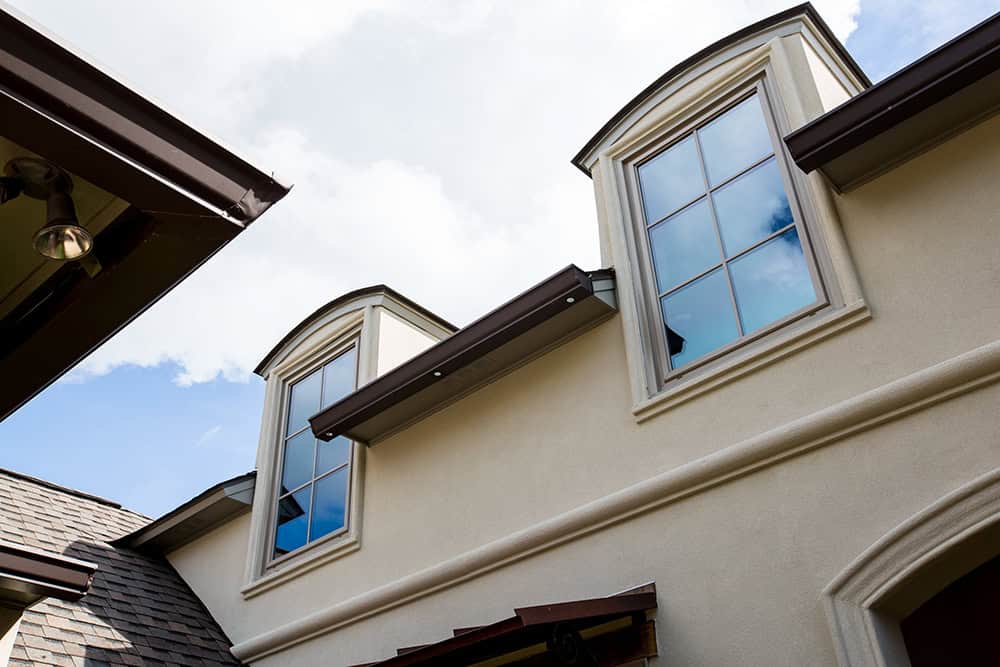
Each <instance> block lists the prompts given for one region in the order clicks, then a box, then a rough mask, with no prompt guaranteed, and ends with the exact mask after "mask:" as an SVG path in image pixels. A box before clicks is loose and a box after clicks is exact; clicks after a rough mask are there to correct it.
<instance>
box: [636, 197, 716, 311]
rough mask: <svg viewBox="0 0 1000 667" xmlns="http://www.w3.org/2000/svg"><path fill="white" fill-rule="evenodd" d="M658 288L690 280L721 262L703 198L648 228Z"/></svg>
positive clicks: (666, 288)
mask: <svg viewBox="0 0 1000 667" xmlns="http://www.w3.org/2000/svg"><path fill="white" fill-rule="evenodd" d="M649 244H650V246H652V250H653V266H654V267H655V269H656V284H657V287H658V288H659V290H658V291H660V292H665V291H667V290H668V289H670V288H671V287H673V286H674V285H677V284H678V283H681V282H684V281H685V280H689V279H690V278H693V277H694V276H696V275H698V274H699V273H701V272H702V271H704V270H705V269H707V268H709V267H710V266H712V265H713V264H718V263H719V262H721V261H722V258H721V257H720V256H719V242H718V240H716V238H715V224H714V223H713V222H712V214H711V213H710V212H709V210H708V201H707V200H702V201H700V202H698V203H697V204H695V205H694V206H691V207H689V208H686V209H684V210H683V211H681V212H680V213H678V214H677V215H675V216H674V217H672V218H668V219H666V220H664V221H663V222H661V223H660V224H658V225H657V226H655V227H653V228H652V229H650V230H649Z"/></svg>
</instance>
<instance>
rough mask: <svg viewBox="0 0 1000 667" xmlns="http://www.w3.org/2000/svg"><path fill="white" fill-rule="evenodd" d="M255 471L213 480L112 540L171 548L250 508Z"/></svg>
mask: <svg viewBox="0 0 1000 667" xmlns="http://www.w3.org/2000/svg"><path fill="white" fill-rule="evenodd" d="M256 480H257V471H255V470H251V471H250V472H247V473H243V474H242V475H237V476H236V477H232V478H230V479H227V480H225V481H222V482H219V483H218V484H214V485H212V486H211V487H209V488H207V489H205V490H204V491H202V492H201V493H199V494H198V495H197V496H195V497H194V498H192V499H190V500H188V501H187V502H184V503H182V504H181V505H179V506H177V507H176V508H174V509H172V510H170V511H169V512H167V513H166V514H164V515H163V516H161V517H159V518H158V519H156V520H154V521H152V522H151V523H148V524H146V525H145V526H143V527H142V528H139V529H138V530H134V531H132V532H131V533H129V534H128V535H123V536H122V537H119V538H118V539H116V540H114V542H113V544H115V545H121V546H127V547H130V548H133V549H140V548H142V547H144V546H156V547H158V548H160V549H163V548H166V549H168V550H169V549H174V548H176V547H179V546H182V545H183V544H186V543H187V542H190V541H191V540H193V539H195V538H196V537H198V536H199V535H201V534H204V533H205V532H207V531H209V530H211V529H212V528H215V527H217V526H219V525H221V524H222V523H225V522H226V521H228V520H229V519H232V518H234V517H236V516H239V515H240V514H243V513H244V512H246V511H249V510H250V505H251V503H252V502H253V491H254V485H255V483H256Z"/></svg>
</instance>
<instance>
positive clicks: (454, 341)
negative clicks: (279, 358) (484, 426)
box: [309, 265, 613, 442]
mask: <svg viewBox="0 0 1000 667" xmlns="http://www.w3.org/2000/svg"><path fill="white" fill-rule="evenodd" d="M612 277H613V272H612V271H611V270H610V269H602V270H599V271H592V272H589V273H588V272H585V271H583V270H582V269H580V268H579V267H577V266H573V265H570V266H569V267H567V268H565V269H563V270H562V271H560V272H559V273H556V274H555V275H553V276H551V277H550V278H548V279H547V280H544V281H542V282H541V283H539V284H538V285H536V286H534V287H532V288H531V289H529V290H527V291H525V292H523V293H522V294H520V295H518V296H516V297H514V298H513V299H511V300H510V301H508V302H507V303H505V304H504V305H502V306H500V307H499V308H497V309H495V310H493V311H492V312H490V313H487V314H486V315H484V316H483V317H481V318H480V319H478V320H476V321H475V322H473V323H472V324H470V325H468V326H467V327H465V328H463V329H461V330H459V331H458V332H456V333H455V334H454V335H452V336H451V337H450V338H446V339H445V340H443V341H441V342H440V343H438V344H436V345H434V346H432V347H430V348H428V349H427V350H425V351H424V352H421V353H420V354H418V355H417V356H415V357H413V358H412V359H410V360H409V361H407V362H405V363H403V364H402V365H400V366H398V367H396V368H395V369H393V370H391V371H389V372H388V373H386V374H385V375H383V376H381V377H379V378H377V379H376V380H374V381H372V382H370V383H369V384H367V385H365V386H363V387H361V388H360V389H358V390H357V391H355V392H354V393H353V394H350V395H348V396H346V397H345V398H343V399H342V400H340V401H339V402H337V403H334V404H333V405H331V406H330V407H328V408H326V409H325V410H323V411H322V412H320V413H318V414H316V415H313V416H312V417H311V418H310V420H309V423H310V425H311V426H312V430H313V433H315V434H316V436H317V437H319V438H321V439H323V440H330V439H331V438H333V437H335V436H337V435H341V434H348V435H349V436H351V437H353V438H354V439H357V440H360V441H363V442H370V441H371V439H366V438H361V437H358V435H357V434H352V433H351V432H350V431H351V429H352V428H354V427H356V426H358V425H359V424H362V423H363V422H365V421H367V420H369V419H371V418H373V417H376V416H378V415H379V414H380V413H382V412H383V411H385V410H387V409H388V408H391V407H394V406H397V405H400V404H401V403H402V402H404V401H406V400H407V399H410V398H412V397H414V396H415V395H417V394H419V393H420V392H422V391H424V390H426V389H428V388H430V387H432V386H433V385H436V384H437V383H439V382H446V381H448V378H449V377H450V376H452V375H453V374H456V373H457V372H458V371H460V370H463V369H465V368H467V367H469V366H470V365H471V364H473V363H474V362H476V361H479V360H481V359H483V358H484V357H486V356H487V355H489V354H490V353H491V352H494V351H495V350H497V349H499V348H501V347H502V346H504V345H505V344H507V343H510V342H511V341H513V340H514V339H516V338H518V337H519V336H522V335H523V334H525V333H526V332H528V331H530V330H531V329H533V328H535V327H538V326H539V325H541V324H543V323H545V322H546V321H547V320H551V319H553V318H555V317H556V316H558V315H559V314H560V313H562V312H564V311H567V310H569V309H571V308H574V307H577V308H578V307H580V306H581V305H583V304H584V303H585V301H586V300H587V299H588V297H593V296H594V295H595V283H597V282H599V281H602V280H610V279H611V278H612ZM607 310H613V307H612V306H608V308H607ZM435 373H439V375H435Z"/></svg>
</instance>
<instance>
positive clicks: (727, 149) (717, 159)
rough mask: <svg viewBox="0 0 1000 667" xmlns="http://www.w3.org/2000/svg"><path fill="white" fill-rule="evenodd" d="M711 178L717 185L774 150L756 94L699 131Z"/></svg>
mask: <svg viewBox="0 0 1000 667" xmlns="http://www.w3.org/2000/svg"><path fill="white" fill-rule="evenodd" d="M698 135H699V138H700V139H701V150H702V153H703V154H704V155H705V169H706V171H707V172H708V182H709V183H710V184H711V185H713V186H715V185H718V184H719V183H721V182H722V181H724V180H726V179H727V178H729V177H730V176H735V175H736V174H738V173H740V172H741V171H743V170H744V169H746V168H747V167H749V166H750V165H752V164H753V163H754V162H756V161H757V160H760V159H762V158H764V157H767V156H768V155H770V154H771V153H773V152H774V147H773V146H772V145H771V136H770V135H769V134H768V131H767V124H766V123H765V122H764V111H763V109H761V107H760V101H759V100H758V99H757V96H756V95H754V96H753V97H750V98H748V99H746V100H744V101H742V102H740V103H739V104H737V105H736V106H735V107H733V108H732V109H730V110H729V111H727V112H726V113H724V114H722V115H721V116H719V117H718V118H716V119H715V120H713V121H712V122H711V123H709V124H708V125H706V126H705V127H703V128H702V129H701V130H699V131H698Z"/></svg>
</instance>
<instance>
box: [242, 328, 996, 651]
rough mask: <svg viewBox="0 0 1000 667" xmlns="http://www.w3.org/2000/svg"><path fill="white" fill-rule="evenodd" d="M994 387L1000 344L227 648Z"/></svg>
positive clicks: (466, 575) (430, 585) (422, 589)
mask: <svg viewBox="0 0 1000 667" xmlns="http://www.w3.org/2000/svg"><path fill="white" fill-rule="evenodd" d="M997 381H1000V341H995V342H993V343H990V344H987V345H984V346H982V347H979V348H976V349H974V350H972V351H970V352H967V353H965V354H962V355H959V356H957V357H954V358H952V359H949V360H947V361H944V362H942V363H939V364H936V365H934V366H931V367H929V368H926V369H924V370H921V371H918V372H916V373H913V374H911V375H907V376H905V377H903V378H901V379H898V380H895V381H893V382H889V383H887V384H885V385H882V386H881V387H878V388H876V389H873V390H871V391H867V392H865V393H863V394H860V395H858V396H855V397H853V398H850V399H847V400H845V401H842V402H840V403H837V404H835V405H832V406H830V407H828V408H826V409H823V410H820V411H818V412H815V413H813V414H810V415H807V416H805V417H802V418H800V419H796V420H794V421H792V422H789V423H787V424H784V425H782V426H780V427H777V428H775V429H772V430H770V431H767V432H765V433H762V434H760V435H757V436H755V437H752V438H749V439H747V440H743V441H742V442H739V443H736V444H734V445H731V446H729V447H726V448H723V449H721V450H719V451H716V452H714V453H712V454H710V455H708V456H705V457H702V458H699V459H696V460H694V461H691V462H689V463H686V464H684V465H682V466H679V467H677V468H674V469H671V470H668V471H666V472H663V473H661V474H659V475H656V476H654V477H652V478H650V479H647V480H645V481H642V482H639V483H637V484H634V485H632V486H629V487H626V488H624V489H621V490H619V491H617V492H615V493H612V494H610V495H607V496H604V497H602V498H599V499H597V500H594V501H591V502H589V503H586V504H585V505H582V506H580V507H577V508H575V509H572V510H570V511H568V512H565V513H563V514H560V515H557V516H554V517H551V518H549V519H547V520H545V521H542V522H541V523H537V524H535V525H533V526H530V527H527V528H524V529H522V530H520V531H517V532H515V533H512V534H510V535H507V536H505V537H502V538H499V539H497V540H494V541H493V542H489V543H487V544H484V545H482V546H480V547H477V548H475V549H472V550H470V551H467V552H465V553H462V554H460V555H458V556H456V557H454V558H450V559H448V560H446V561H443V562H441V563H438V564H435V565H432V566H430V567H427V568H425V569H423V570H420V571H418V572H415V573H413V574H410V575H407V576H404V577H402V578H400V579H397V580H395V581H391V582H389V583H386V584H384V585H382V586H379V587H377V588H374V589H372V590H370V591H367V592H365V593H362V594H360V595H357V596H355V597H352V598H348V599H346V600H343V601H340V602H337V603H335V604H333V605H330V606H328V607H325V608H322V609H319V610H317V611H314V612H312V613H310V614H308V615H306V616H303V617H301V618H298V619H296V620H293V621H291V622H289V623H286V624H285V625H282V626H279V627H277V628H273V629H271V630H268V631H266V632H264V633H261V634H259V635H257V636H254V637H250V638H247V639H245V640H243V641H241V642H239V643H237V644H236V645H235V646H233V648H232V652H233V654H234V655H235V656H236V657H237V658H239V659H241V660H243V661H246V662H250V661H253V660H257V659H260V658H263V657H265V656H268V655H272V654H274V653H277V652H279V651H282V650H283V649H285V648H288V647H290V646H293V645H295V644H299V643H301V642H304V641H307V640H309V639H311V638H313V637H317V636H319V635H322V634H325V633H328V632H331V631H333V630H336V629H337V628H341V627H344V626H346V625H350V624H352V623H356V622H358V621H360V620H363V619H365V618H369V617H371V616H375V615H377V614H380V613H382V612H385V611H388V610H390V609H393V608H396V607H399V606H400V605H403V604H406V603H408V602H411V601H413V600H416V599H419V598H422V597H425V596H427V595H430V594H432V593H434V592H436V591H440V590H444V589H446V588H449V587H451V586H455V585H456V584H459V583H461V582H463V581H467V580H470V579H473V578H475V577H479V576H481V575H483V574H485V573H487V572H491V571H494V570H496V569H498V568H501V567H503V566H504V565H507V564H509V563H512V562H515V561H518V560H521V559H524V558H526V557H528V556H530V555H532V554H535V553H538V552H541V551H543V550H546V549H550V548H552V547H554V546H556V545H559V544H565V543H567V542H571V541H573V540H576V539H579V538H580V537H582V536H584V535H587V534H590V533H594V532H596V531H599V530H601V529H603V528H606V527H608V526H610V525H613V524H616V523H620V522H622V521H625V520H627V519H630V518H632V517H635V516H638V515H640V514H643V513H645V512H648V511H650V510H653V509H656V508H659V507H663V506H665V505H667V504H669V503H673V502H676V501H678V500H680V499H682V498H686V497H690V496H692V495H694V494H696V493H699V492H701V491H704V490H707V489H710V488H712V487H715V486H717V485H719V484H722V483H725V482H726V481H728V480H731V479H735V478H738V477H740V476H743V475H745V474H747V473H749V472H752V471H756V470H759V469H762V468H765V467H768V466H771V465H774V464H775V463H778V462H780V461H783V460H785V459H788V458H790V457H793V456H797V455H799V454H802V453H804V452H806V451H810V450H813V449H816V448H819V447H823V446H826V445H829V444H832V443H834V442H837V441H839V440H841V439H843V438H845V437H848V436H852V435H855V434H857V433H860V432H863V431H866V430H869V429H872V428H874V427H876V426H878V425H881V424H884V423H887V422H889V421H892V420H895V419H899V418H901V417H903V416H905V415H908V414H911V413H913V412H916V411H919V410H923V409H926V408H927V407H930V406H931V405H934V404H936V403H939V402H942V401H945V400H948V399H951V398H954V397H956V396H959V395H961V394H964V393H967V392H969V391H972V390H974V389H977V388H980V387H984V386H987V385H989V384H992V383H995V382H997Z"/></svg>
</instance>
